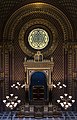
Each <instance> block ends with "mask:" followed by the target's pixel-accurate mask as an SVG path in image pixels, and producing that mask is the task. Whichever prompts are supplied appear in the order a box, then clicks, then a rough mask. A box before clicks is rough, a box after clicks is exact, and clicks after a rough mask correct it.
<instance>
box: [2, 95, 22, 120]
mask: <svg viewBox="0 0 77 120" xmlns="http://www.w3.org/2000/svg"><path fill="white" fill-rule="evenodd" d="M20 102H21V100H19V99H18V96H14V95H13V94H10V95H9V96H6V99H5V100H3V103H5V105H6V107H8V108H10V110H11V120H12V110H13V109H14V108H16V107H17V105H18V104H19V103H20Z"/></svg>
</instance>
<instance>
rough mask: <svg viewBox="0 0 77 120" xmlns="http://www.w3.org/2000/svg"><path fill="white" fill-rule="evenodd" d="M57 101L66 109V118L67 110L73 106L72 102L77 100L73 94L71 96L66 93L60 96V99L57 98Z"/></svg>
mask: <svg viewBox="0 0 77 120" xmlns="http://www.w3.org/2000/svg"><path fill="white" fill-rule="evenodd" d="M57 102H58V103H59V104H60V105H61V107H63V108H64V109H65V119H66V110H67V109H68V108H69V107H71V106H72V104H73V103H74V102H75V100H74V99H72V96H69V95H68V94H66V93H65V94H64V95H63V96H60V99H59V100H57Z"/></svg>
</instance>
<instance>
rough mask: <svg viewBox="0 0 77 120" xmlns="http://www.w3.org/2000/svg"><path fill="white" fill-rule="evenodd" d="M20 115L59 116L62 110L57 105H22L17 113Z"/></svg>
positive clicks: (37, 116)
mask: <svg viewBox="0 0 77 120" xmlns="http://www.w3.org/2000/svg"><path fill="white" fill-rule="evenodd" d="M16 115H17V116H18V117H32V118H33V117H34V118H45V117H52V116H53V117H59V116H61V115H62V113H61V111H60V110H59V109H58V107H57V106H55V105H22V106H21V107H20V108H19V110H18V112H17V114H16Z"/></svg>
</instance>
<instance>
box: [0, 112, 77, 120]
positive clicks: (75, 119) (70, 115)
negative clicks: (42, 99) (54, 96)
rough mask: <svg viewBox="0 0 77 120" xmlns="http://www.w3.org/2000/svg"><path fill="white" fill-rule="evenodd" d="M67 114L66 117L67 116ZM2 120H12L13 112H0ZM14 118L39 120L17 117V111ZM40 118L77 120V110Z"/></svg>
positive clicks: (46, 119)
mask: <svg viewBox="0 0 77 120" xmlns="http://www.w3.org/2000/svg"><path fill="white" fill-rule="evenodd" d="M65 115H66V117H65ZM0 120H11V113H10V112H3V113H0ZM12 120H38V119H36V118H17V117H16V112H13V113H12ZM39 120H77V112H75V111H68V112H66V113H65V112H62V116H60V117H58V118H54V117H50V118H41V119H39Z"/></svg>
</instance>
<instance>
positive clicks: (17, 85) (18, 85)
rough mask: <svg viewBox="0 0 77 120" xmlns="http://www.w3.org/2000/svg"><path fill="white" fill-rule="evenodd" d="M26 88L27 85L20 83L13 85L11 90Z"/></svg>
mask: <svg viewBox="0 0 77 120" xmlns="http://www.w3.org/2000/svg"><path fill="white" fill-rule="evenodd" d="M24 87H25V84H20V83H19V82H17V83H16V84H13V85H11V88H16V89H20V88H24Z"/></svg>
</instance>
